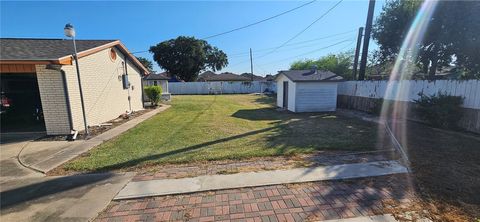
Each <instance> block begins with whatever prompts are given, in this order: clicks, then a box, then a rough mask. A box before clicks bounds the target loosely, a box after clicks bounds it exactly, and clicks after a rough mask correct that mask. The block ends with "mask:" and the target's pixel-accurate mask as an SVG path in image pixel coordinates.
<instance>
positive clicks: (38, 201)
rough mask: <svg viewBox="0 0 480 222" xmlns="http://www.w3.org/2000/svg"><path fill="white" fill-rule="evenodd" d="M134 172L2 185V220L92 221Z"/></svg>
mask: <svg viewBox="0 0 480 222" xmlns="http://www.w3.org/2000/svg"><path fill="white" fill-rule="evenodd" d="M132 177H133V173H125V174H111V173H110V174H89V175H76V176H67V177H42V178H36V179H24V180H15V181H10V182H8V183H4V184H2V186H1V196H2V198H1V200H0V201H1V206H0V207H1V209H2V212H1V215H0V221H90V220H92V219H93V218H94V217H96V216H97V214H98V213H99V212H101V211H102V210H104V209H105V207H107V206H108V204H109V203H110V201H111V200H112V198H113V197H114V196H115V195H116V194H117V193H118V191H120V190H121V189H122V187H124V186H125V184H126V183H127V182H128V181H130V180H131V178H132Z"/></svg>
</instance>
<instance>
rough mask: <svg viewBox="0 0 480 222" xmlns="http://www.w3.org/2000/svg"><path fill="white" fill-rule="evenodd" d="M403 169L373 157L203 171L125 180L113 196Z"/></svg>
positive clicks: (340, 176)
mask: <svg viewBox="0 0 480 222" xmlns="http://www.w3.org/2000/svg"><path fill="white" fill-rule="evenodd" d="M407 172H408V171H407V169H406V168H405V167H404V166H402V165H400V164H399V163H398V162H396V161H377V162H369V163H356V164H343V165H334V166H320V167H314V168H296V169H290V170H273V171H262V172H248V173H237V174H231V175H207V176H199V177H194V178H182V179H163V180H149V181H137V182H130V183H128V184H127V186H125V188H124V189H122V190H121V191H120V193H119V194H118V195H117V196H116V197H115V200H120V199H130V198H140V197H149V196H162V195H171V194H183V193H193V192H200V191H210V190H222V189H232V188H242V187H256V186H265V185H275V184H287V183H302V182H312V181H322V180H335V179H350V178H360V177H372V176H382V175H389V174H397V173H407Z"/></svg>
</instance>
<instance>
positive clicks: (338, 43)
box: [263, 38, 354, 65]
mask: <svg viewBox="0 0 480 222" xmlns="http://www.w3.org/2000/svg"><path fill="white" fill-rule="evenodd" d="M353 41H354V40H351V38H350V39H345V40H342V41H339V42H336V43H333V44H331V45H328V46H324V47H322V48H318V49H315V50H312V51H309V52H306V53H303V54H300V55H296V56H291V57H288V58H284V59H280V60H276V61H273V62H269V63H264V64H263V65H265V64H274V63H278V62H281V61H285V60H289V59H293V58H297V57H300V56H304V55H308V54H312V53H315V52H318V51H321V50H324V49H328V48H331V47H333V46H337V45H340V44H342V43H344V42H349V43H351V42H353Z"/></svg>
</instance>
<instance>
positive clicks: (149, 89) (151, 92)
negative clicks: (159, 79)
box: [144, 86, 162, 106]
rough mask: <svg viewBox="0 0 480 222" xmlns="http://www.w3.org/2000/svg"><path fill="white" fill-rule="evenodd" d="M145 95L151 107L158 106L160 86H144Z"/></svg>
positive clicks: (160, 93) (160, 95) (160, 92)
mask: <svg viewBox="0 0 480 222" xmlns="http://www.w3.org/2000/svg"><path fill="white" fill-rule="evenodd" d="M144 90H145V94H146V95H147V97H148V99H150V102H151V103H152V106H158V103H159V102H160V99H161V97H162V87H160V86H145V89H144Z"/></svg>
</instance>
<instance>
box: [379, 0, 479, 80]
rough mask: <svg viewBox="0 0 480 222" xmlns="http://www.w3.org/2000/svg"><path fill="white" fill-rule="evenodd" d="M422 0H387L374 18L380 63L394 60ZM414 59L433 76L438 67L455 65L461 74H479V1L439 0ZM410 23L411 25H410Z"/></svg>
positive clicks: (471, 75) (473, 75) (471, 76)
mask: <svg viewBox="0 0 480 222" xmlns="http://www.w3.org/2000/svg"><path fill="white" fill-rule="evenodd" d="M422 3H423V1H410V0H394V1H388V2H387V4H386V5H385V6H384V7H383V11H382V12H381V14H380V15H379V17H378V18H377V19H376V21H375V24H374V27H373V30H372V37H373V39H374V40H375V41H376V42H377V43H378V45H379V51H378V57H379V61H380V62H383V63H385V62H391V61H393V60H395V59H396V57H397V56H398V53H399V51H400V47H401V45H402V42H403V41H404V40H405V38H406V35H407V33H408V31H409V29H410V26H414V24H415V23H414V20H415V16H416V15H417V12H418V11H419V9H420V7H421V5H422ZM436 4H437V6H436V8H435V11H434V13H433V15H432V18H430V20H429V21H428V24H429V25H428V28H427V30H424V31H425V35H424V38H423V39H422V41H421V42H420V43H419V45H418V47H419V53H418V56H417V57H416V58H413V60H414V61H413V62H414V63H415V64H416V65H417V66H418V67H420V69H421V70H422V72H423V73H425V74H427V73H428V75H429V77H433V76H434V75H435V72H436V71H437V69H438V68H442V67H445V66H450V65H452V64H453V65H455V66H457V68H462V69H464V77H466V78H474V77H477V78H478V77H480V54H479V53H478V52H479V50H480V38H479V37H480V16H478V12H480V1H438V2H436ZM412 24H413V25H412Z"/></svg>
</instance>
